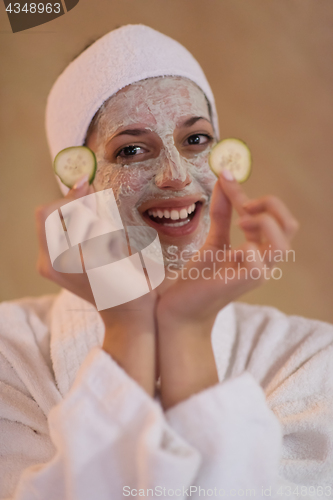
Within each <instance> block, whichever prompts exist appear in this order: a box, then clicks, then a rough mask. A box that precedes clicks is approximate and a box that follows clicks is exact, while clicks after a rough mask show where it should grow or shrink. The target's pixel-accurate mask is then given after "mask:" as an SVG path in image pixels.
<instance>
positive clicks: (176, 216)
mask: <svg viewBox="0 0 333 500" xmlns="http://www.w3.org/2000/svg"><path fill="white" fill-rule="evenodd" d="M171 219H172V220H177V219H179V212H178V210H171Z"/></svg>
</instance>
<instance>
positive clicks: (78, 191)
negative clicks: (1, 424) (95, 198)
mask: <svg viewBox="0 0 333 500" xmlns="http://www.w3.org/2000/svg"><path fill="white" fill-rule="evenodd" d="M88 180H89V177H88V175H87V174H85V175H83V176H82V177H80V179H79V180H78V181H77V182H76V183H75V184H74V186H73V187H72V189H70V190H69V191H68V193H67V194H66V196H65V197H64V200H66V201H71V200H76V199H77V198H81V197H82V196H85V195H87V194H91V193H92V192H93V187H92V186H91V185H90V184H89V182H88Z"/></svg>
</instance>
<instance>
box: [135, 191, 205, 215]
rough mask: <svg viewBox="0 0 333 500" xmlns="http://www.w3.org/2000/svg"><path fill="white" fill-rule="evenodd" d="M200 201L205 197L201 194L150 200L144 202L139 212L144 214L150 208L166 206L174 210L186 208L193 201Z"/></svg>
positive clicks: (165, 207)
mask: <svg viewBox="0 0 333 500" xmlns="http://www.w3.org/2000/svg"><path fill="white" fill-rule="evenodd" d="M198 201H200V202H202V203H203V202H204V201H205V199H204V198H203V197H202V196H200V195H192V196H181V197H179V198H171V199H168V200H163V199H161V200H154V199H152V200H149V201H147V202H146V203H143V204H142V205H141V206H140V207H139V208H138V211H139V213H140V214H141V215H142V216H143V214H144V212H146V211H147V210H149V209H150V208H164V209H168V210H172V209H173V208H186V207H188V206H190V205H192V204H193V203H197V202H198Z"/></svg>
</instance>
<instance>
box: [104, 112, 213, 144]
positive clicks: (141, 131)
mask: <svg viewBox="0 0 333 500" xmlns="http://www.w3.org/2000/svg"><path fill="white" fill-rule="evenodd" d="M199 120H205V121H206V122H208V123H210V124H211V122H210V121H209V120H208V119H207V118H205V117H204V116H192V117H191V118H188V119H187V120H186V121H185V122H184V123H182V124H181V126H182V127H191V126H192V125H194V124H195V123H196V122H197V121H199ZM150 132H151V130H150V129H146V128H127V129H126V130H122V131H121V132H118V133H116V134H115V135H114V136H113V137H112V139H113V138H114V137H118V136H120V135H132V136H134V137H137V136H139V135H144V134H149V133H150Z"/></svg>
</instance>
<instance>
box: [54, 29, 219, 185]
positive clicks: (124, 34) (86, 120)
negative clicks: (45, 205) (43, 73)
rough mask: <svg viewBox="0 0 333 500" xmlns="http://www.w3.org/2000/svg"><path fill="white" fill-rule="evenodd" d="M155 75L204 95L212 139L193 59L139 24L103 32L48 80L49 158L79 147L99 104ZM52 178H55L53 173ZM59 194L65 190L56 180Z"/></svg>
mask: <svg viewBox="0 0 333 500" xmlns="http://www.w3.org/2000/svg"><path fill="white" fill-rule="evenodd" d="M157 76H182V77H185V78H188V79H189V80H192V81H193V82H194V83H196V84H197V85H198V87H200V88H201V90H202V91H203V92H204V94H205V95H206V97H207V99H208V101H209V103H210V106H211V113H212V120H213V126H214V129H215V132H216V135H217V137H218V133H219V130H218V120H217V113H216V108H215V101H214V96H213V93H212V91H211V88H210V86H209V83H208V81H207V79H206V77H205V75H204V72H203V71H202V69H201V67H200V65H199V64H198V62H197V61H196V60H195V59H194V57H193V56H192V54H191V53H190V52H189V51H188V50H187V49H185V47H183V46H182V45H181V44H180V43H178V42H176V41H175V40H173V39H172V38H170V37H168V36H166V35H163V34H162V33H159V32H158V31H155V30H153V29H152V28H149V27H148V26H144V25H141V24H135V25H130V24H129V25H127V26H123V27H121V28H118V29H116V30H114V31H111V32H110V33H107V34H106V35H104V36H103V37H102V38H100V39H99V40H97V41H96V42H95V43H94V44H93V45H91V46H90V47H89V48H88V49H87V50H85V51H84V52H83V53H82V54H80V55H79V56H78V57H77V58H76V59H75V60H74V61H73V62H72V63H70V64H69V66H67V68H66V69H65V71H64V72H63V73H62V74H61V75H60V76H59V78H58V79H57V80H56V82H55V83H54V85H53V87H52V89H51V91H50V93H49V96H48V100H47V106H46V134H47V140H48V144H49V148H50V151H51V156H52V160H53V159H54V157H55V156H56V155H57V153H58V152H59V151H61V150H62V149H64V148H67V147H70V146H81V145H82V144H83V143H84V140H85V137H86V133H87V130H88V127H89V125H90V122H91V120H92V118H93V117H94V115H95V113H96V112H97V111H98V109H99V108H100V107H101V105H102V104H103V103H104V102H105V101H106V100H107V99H108V98H109V97H110V96H112V95H113V94H115V93H116V92H118V90H120V89H122V88H123V87H126V86H127V85H130V84H131V83H135V82H138V81H140V80H144V79H146V78H152V77H157ZM57 179H58V177H57ZM59 185H60V187H61V190H62V192H63V193H64V194H66V193H67V192H68V188H67V187H66V186H64V185H63V184H62V183H61V182H60V181H59Z"/></svg>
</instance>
